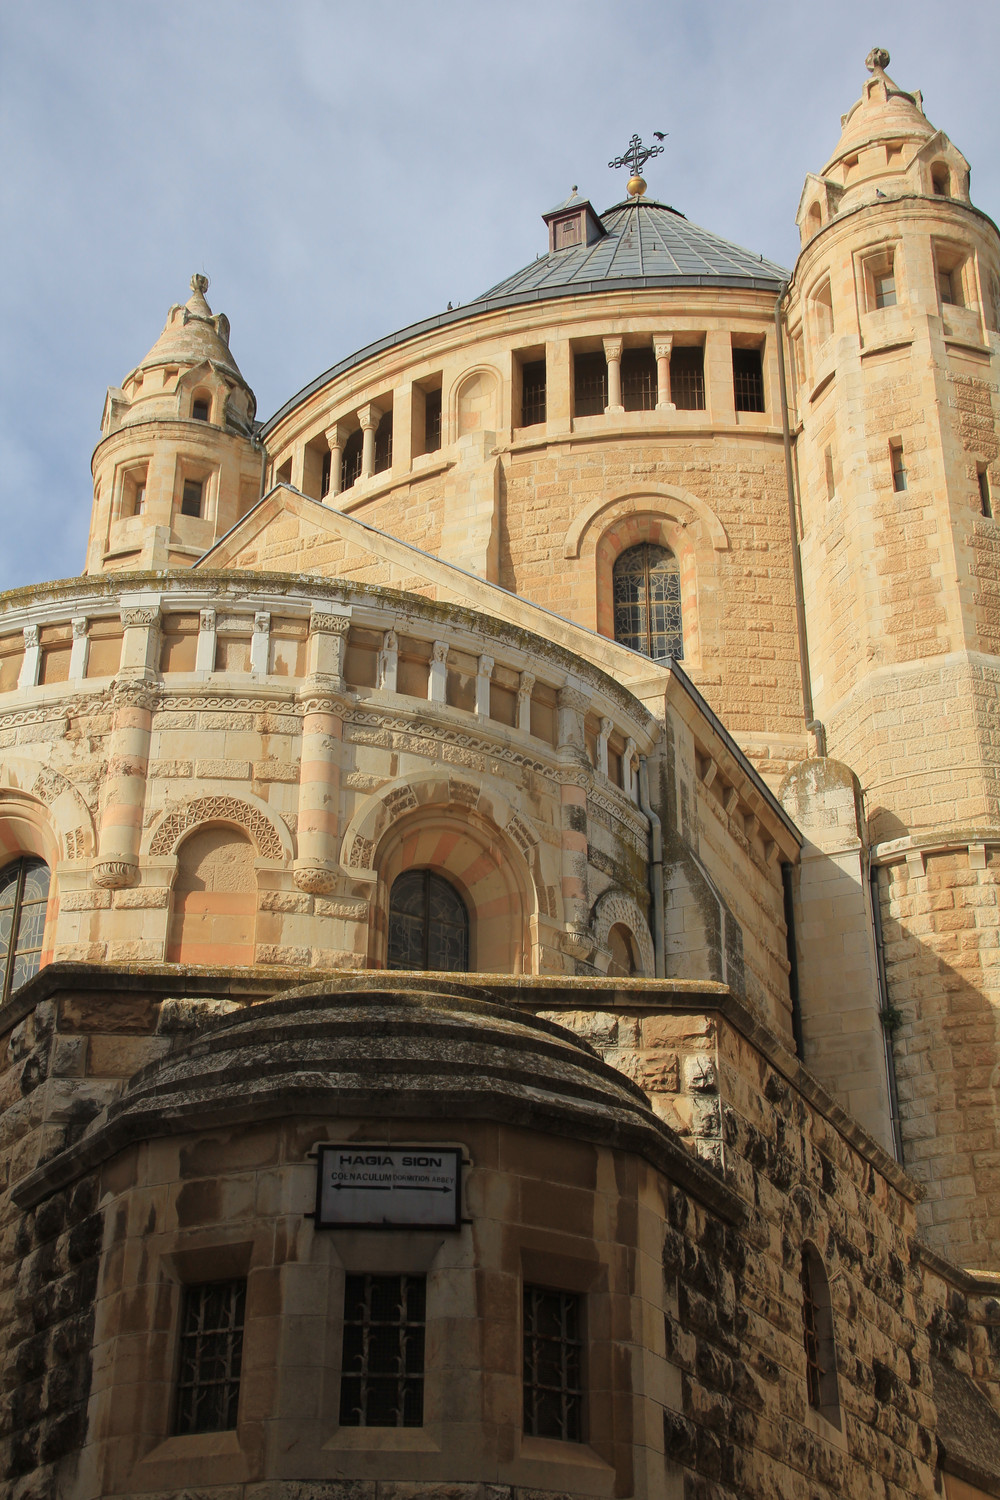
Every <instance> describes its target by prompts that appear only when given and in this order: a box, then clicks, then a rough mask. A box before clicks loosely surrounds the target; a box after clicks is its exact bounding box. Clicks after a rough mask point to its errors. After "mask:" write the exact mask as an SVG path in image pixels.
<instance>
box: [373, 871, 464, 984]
mask: <svg viewBox="0 0 1000 1500" xmlns="http://www.w3.org/2000/svg"><path fill="white" fill-rule="evenodd" d="M386 963H387V967H388V968H390V969H419V970H435V971H444V972H445V973H452V974H464V973H466V972H467V971H468V967H469V914H468V912H467V911H466V908H465V902H464V901H463V900H462V898H461V896H460V895H459V894H458V892H457V891H456V890H455V887H454V886H453V885H450V884H449V882H448V881H447V880H444V879H442V877H441V876H440V875H435V874H434V872H433V871H432V870H407V871H406V872H405V874H403V875H400V876H398V878H397V879H396V880H395V881H394V882H393V886H392V891H391V892H390V895H389V951H388V956H387V960H386Z"/></svg>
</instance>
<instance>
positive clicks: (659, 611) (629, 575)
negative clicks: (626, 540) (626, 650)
mask: <svg viewBox="0 0 1000 1500" xmlns="http://www.w3.org/2000/svg"><path fill="white" fill-rule="evenodd" d="M612 587H613V592H614V610H615V640H616V641H620V642H621V644H622V645H623V646H630V647H631V648H632V650H633V651H641V652H642V654H643V656H650V657H652V659H653V660H654V661H663V660H665V659H666V658H667V657H668V656H669V657H672V658H673V660H674V661H682V660H683V658H684V632H683V627H682V622H681V571H680V565H679V564H678V561H677V559H676V557H675V556H674V554H673V553H672V552H671V551H670V549H669V547H657V546H654V545H653V544H652V543H651V542H641V543H640V544H639V546H638V547H630V548H629V549H628V551H627V552H623V553H622V555H621V557H619V559H618V561H617V562H616V563H615V567H614V574H613V577H612Z"/></svg>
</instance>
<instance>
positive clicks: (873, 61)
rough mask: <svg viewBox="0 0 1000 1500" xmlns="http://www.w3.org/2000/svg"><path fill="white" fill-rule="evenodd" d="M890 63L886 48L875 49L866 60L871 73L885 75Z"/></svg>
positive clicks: (866, 65)
mask: <svg viewBox="0 0 1000 1500" xmlns="http://www.w3.org/2000/svg"><path fill="white" fill-rule="evenodd" d="M889 62H890V57H889V54H888V52H887V51H886V50H885V48H884V47H873V48H872V50H871V51H870V52H869V54H868V56H867V57H866V58H865V67H866V68H867V69H868V71H869V73H884V72H885V70H886V68H887V67H888V66H889Z"/></svg>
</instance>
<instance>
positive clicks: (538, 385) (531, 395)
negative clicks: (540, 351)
mask: <svg viewBox="0 0 1000 1500" xmlns="http://www.w3.org/2000/svg"><path fill="white" fill-rule="evenodd" d="M544 421H545V361H544V359H533V360H531V362H530V363H529V364H526V365H523V366H522V368H521V426H522V427H534V426H535V424H536V422H544Z"/></svg>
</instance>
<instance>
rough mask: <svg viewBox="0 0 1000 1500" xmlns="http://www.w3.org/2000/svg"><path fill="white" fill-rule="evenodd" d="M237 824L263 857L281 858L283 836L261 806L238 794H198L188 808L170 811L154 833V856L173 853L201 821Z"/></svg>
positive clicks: (151, 845)
mask: <svg viewBox="0 0 1000 1500" xmlns="http://www.w3.org/2000/svg"><path fill="white" fill-rule="evenodd" d="M214 822H223V823H235V824H236V825H237V827H239V828H243V829H245V830H246V832H247V833H248V834H249V836H250V838H251V839H252V840H253V842H254V843H255V844H256V846H257V850H258V852H259V853H260V855H261V857H262V858H263V859H281V857H282V855H283V852H284V851H283V849H282V846H281V839H280V838H279V837H278V834H277V833H276V831H275V829H274V827H273V826H272V824H271V823H269V822H268V820H267V818H266V817H265V816H264V814H263V813H262V812H261V811H260V810H259V808H256V807H252V806H251V805H250V803H249V802H241V801H240V800H239V798H238V797H196V798H195V800H194V801H193V802H189V803H188V804H187V805H186V806H185V807H181V808H178V809H177V810H176V811H174V812H170V813H167V815H166V817H164V819H163V821H162V822H161V823H160V825H159V827H158V828H157V830H156V832H155V833H154V834H153V837H152V840H151V842H150V845H149V852H150V854H151V855H165V854H172V853H173V850H174V848H175V846H176V844H177V841H178V840H179V838H180V837H181V835H182V834H183V833H186V832H187V830H188V829H189V828H196V827H197V826H198V824H199V823H214Z"/></svg>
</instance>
